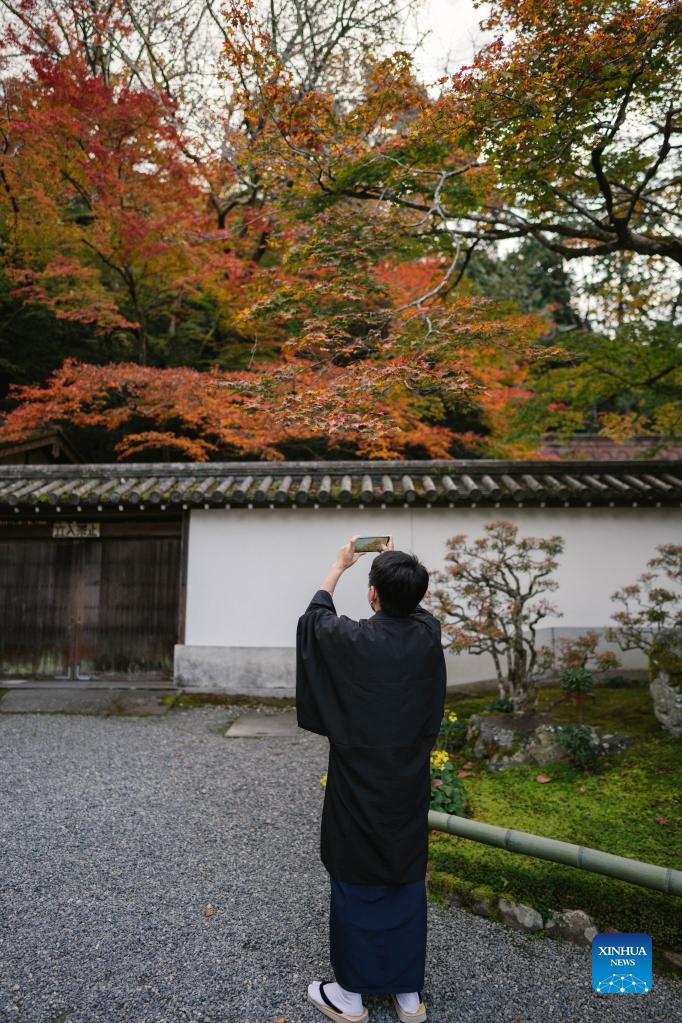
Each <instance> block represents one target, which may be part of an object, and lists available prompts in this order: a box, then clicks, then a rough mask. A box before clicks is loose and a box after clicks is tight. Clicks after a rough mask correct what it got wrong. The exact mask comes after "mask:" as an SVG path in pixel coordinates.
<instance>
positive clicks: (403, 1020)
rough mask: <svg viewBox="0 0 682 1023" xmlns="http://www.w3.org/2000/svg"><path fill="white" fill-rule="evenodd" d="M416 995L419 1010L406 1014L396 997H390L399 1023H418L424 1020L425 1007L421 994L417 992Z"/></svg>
mask: <svg viewBox="0 0 682 1023" xmlns="http://www.w3.org/2000/svg"><path fill="white" fill-rule="evenodd" d="M417 994H418V995H419V1008H418V1009H415V1011H414V1012H408V1011H407V1009H403V1007H402V1005H401V1004H400V1002H399V1001H398V999H397V998H396V996H395V995H391V999H392V1001H393V1008H394V1009H395V1011H396V1013H397V1016H398V1019H399V1020H400V1023H420V1021H421V1020H424V1019H426V1006H425V1005H424V1002H423V1000H422V993H421V991H417Z"/></svg>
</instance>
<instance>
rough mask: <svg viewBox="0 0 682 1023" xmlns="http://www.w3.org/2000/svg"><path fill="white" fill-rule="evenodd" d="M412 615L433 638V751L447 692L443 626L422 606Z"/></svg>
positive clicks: (430, 735)
mask: <svg viewBox="0 0 682 1023" xmlns="http://www.w3.org/2000/svg"><path fill="white" fill-rule="evenodd" d="M410 615H411V616H412V617H414V618H416V619H417V620H418V621H420V622H422V623H423V624H424V625H425V626H427V628H428V629H429V632H430V633H431V637H432V647H431V664H432V671H433V675H434V682H435V685H434V689H433V697H432V703H431V708H430V712H429V718H428V732H427V736H428V739H429V741H430V742H431V748H432V749H433V746H434V744H435V742H436V739H437V738H438V733H439V732H440V729H441V725H442V721H443V714H444V712H445V696H446V690H447V667H446V664H445V651H444V650H443V643H442V640H441V624H440V621H439V619H438V618H436V616H435V615H434V614H431V612H430V611H427V609H426V608H425V607H423V606H422V605H421V604H419V605H418V606H417V607H416V608H415V609H414V611H411V612H410Z"/></svg>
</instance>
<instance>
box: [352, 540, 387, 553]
mask: <svg viewBox="0 0 682 1023" xmlns="http://www.w3.org/2000/svg"><path fill="white" fill-rule="evenodd" d="M387 543H388V537H387V536H359V537H358V538H357V540H356V541H355V550H356V551H358V552H359V553H360V554H362V553H364V552H365V551H380V550H381V548H382V546H383V545H384V544H387Z"/></svg>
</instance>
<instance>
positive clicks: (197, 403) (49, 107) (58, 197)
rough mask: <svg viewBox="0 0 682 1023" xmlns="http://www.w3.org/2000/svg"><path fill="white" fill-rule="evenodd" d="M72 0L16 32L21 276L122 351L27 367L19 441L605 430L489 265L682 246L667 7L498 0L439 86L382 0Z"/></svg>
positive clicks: (9, 208)
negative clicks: (99, 434)
mask: <svg viewBox="0 0 682 1023" xmlns="http://www.w3.org/2000/svg"><path fill="white" fill-rule="evenodd" d="M54 5H55V9H58V10H59V14H60V17H59V18H58V19H57V21H56V27H51V26H49V25H48V24H47V22H46V21H45V18H44V17H43V15H42V14H41V8H40V5H39V4H38V3H36V2H34V0H29V2H27V3H26V4H25V9H24V10H23V13H22V15H21V17H18V18H15V22H14V23H13V24H12V25H11V27H10V30H9V31H8V33H6V36H5V41H4V42H5V50H7V49H8V48H11V47H14V48H15V49H18V50H19V51H20V52H21V53H22V54H23V56H24V58H25V62H26V67H25V68H24V69H23V70H22V71H21V72H19V71H17V72H16V73H13V74H6V76H5V80H4V96H5V102H4V105H3V110H2V114H1V117H2V126H3V143H4V145H3V151H2V154H1V163H0V171H1V174H2V177H0V184H1V185H2V188H0V218H1V225H2V226H1V237H2V243H3V259H2V272H3V274H4V277H5V278H6V279H7V280H8V281H10V283H11V288H12V291H11V295H12V296H13V298H14V299H15V300H18V301H21V302H23V303H24V304H25V305H30V304H33V305H34V306H36V307H40V308H41V309H43V310H49V311H51V312H52V313H53V314H54V317H55V318H56V319H59V321H60V322H64V321H72V322H73V323H78V324H86V325H88V326H89V327H90V328H91V330H92V336H93V338H95V339H96V338H99V339H101V340H102V343H101V345H99V346H98V347H97V348H96V349H93V350H94V351H96V356H97V357H96V358H94V359H93V360H92V362H87V361H83V360H82V359H77V358H74V357H72V356H70V355H68V353H66V354H67V357H66V358H65V359H64V360H63V362H62V364H61V365H60V366H57V367H55V368H54V371H53V372H52V374H51V375H50V376H49V377H47V379H42V380H39V381H35V380H34V381H30V382H28V383H22V384H19V383H17V382H15V384H14V385H13V386H12V387H11V388H10V393H9V400H8V402H7V405H8V408H7V411H6V414H5V416H4V421H3V423H2V424H1V425H0V435H2V436H4V437H7V438H11V437H17V436H20V435H25V433H26V432H27V431H30V430H31V429H34V428H35V427H36V425H37V424H40V423H44V422H45V421H50V422H55V423H62V424H67V425H70V426H71V427H72V428H74V429H83V430H85V431H86V432H87V431H88V430H100V431H106V432H107V433H108V435H109V436H110V438H111V443H112V445H113V453H114V454H115V455H116V457H123V458H126V457H131V456H135V455H139V454H141V453H143V452H146V453H149V454H153V453H154V452H156V451H159V450H161V451H163V452H166V453H168V452H170V451H175V452H178V453H179V454H180V455H181V456H183V457H188V458H195V459H210V458H218V457H224V456H226V455H228V456H229V455H239V454H242V455H246V456H247V457H253V458H263V457H266V458H281V457H287V456H292V455H295V456H297V457H315V456H320V455H324V454H330V453H331V454H344V455H348V456H352V455H363V456H370V457H403V456H406V455H410V456H414V457H423V456H426V457H448V456H449V455H452V454H454V453H467V454H475V455H488V456H491V455H492V456H502V457H517V456H522V455H526V456H528V455H532V454H533V453H535V452H536V449H537V445H538V442H539V440H540V437H541V436H542V434H543V432H544V430H545V429H546V428H547V426H548V424H549V425H551V422H552V419H551V417H552V416H555V417H557V421H558V420H559V419H560V420H561V423H562V424H563V425H565V424H566V423H568V422H573V423H576V424H580V423H581V422H584V419H585V412H584V409H586V408H587V407H588V405H589V397H588V395H590V394H592V396H593V382H594V379H595V378H594V376H593V375H591V355H592V353H590V356H589V357H588V358H586V359H584V360H583V359H582V358H581V355H580V353H579V352H578V351H577V349H576V347H575V346H573V348H571V346H570V345H568V346H567V347H564V346H559V345H558V344H557V341H558V340H559V339H560V338H558V333H559V332H558V331H557V329H556V323H555V322H554V320H553V317H552V306H551V304H549V305H547V304H546V305H542V303H541V304H540V305H537V306H533V308H532V309H529V308H523V307H522V305H519V304H518V303H517V302H515V301H514V300H513V299H512V298H508V297H506V296H500V295H493V294H491V293H490V292H488V293H483V292H484V290H485V289H482V288H481V286H480V283H479V285H477V278H476V272H472V271H475V270H477V272H478V273H479V282H480V272H481V267H482V266H483V265H484V264H483V257H484V256H489V254H490V253H492V252H493V251H494V245H495V244H496V243H497V242H498V241H500V240H505V239H515V238H528V239H532V240H533V242H534V243H535V244H537V245H539V246H541V247H542V248H544V249H545V251H548V252H549V251H551V252H553V253H555V254H556V255H561V256H562V257H563V258H567V259H572V258H573V257H574V256H575V255H591V256H595V257H599V258H602V257H604V255H607V256H608V255H609V254H610V253H613V252H616V251H623V252H625V251H627V252H630V253H635V254H639V253H647V254H649V256H650V257H651V258H656V259H661V260H667V261H669V262H673V263H674V262H675V261H676V260H677V250H676V249H675V242H674V238H675V219H674V211H673V210H672V206H674V202H675V195H676V189H679V175H678V174H677V171H676V170H675V167H676V160H677V159H678V157H677V154H678V150H677V148H676V145H675V142H674V135H675V133H676V132H677V131H678V122H679V118H678V108H677V106H676V101H675V99H674V80H673V71H674V54H675V52H676V50H675V47H676V46H677V42H676V41H675V38H674V26H675V12H674V11H672V10H671V9H670V8H671V5H669V4H664V3H657V2H655V0H648V2H645V0H641V2H635V0H619V2H614V3H610V4H604V3H599V2H597V0H578V2H576V3H572V4H568V3H562V4H559V5H557V7H558V11H556V12H554V11H553V9H552V10H550V9H549V7H548V6H547V5H540V4H537V3H533V2H530V0H528V2H521V3H519V2H517V0H514V2H512V0H498V2H495V3H493V4H492V5H490V8H491V10H490V16H489V21H488V27H489V28H493V29H495V30H499V33H500V34H499V36H498V37H497V38H496V39H494V40H493V41H492V42H491V43H490V44H489V45H486V46H485V47H483V49H482V50H481V51H480V53H479V54H478V56H477V57H476V58H475V61H474V63H473V64H472V65H471V66H469V67H465V68H462V69H460V71H459V72H457V73H456V74H455V75H452V76H447V77H446V78H444V79H443V81H442V82H441V83H440V91H439V92H437V93H435V92H434V90H433V89H428V88H427V87H426V85H425V84H424V83H422V82H420V81H419V79H418V77H417V75H416V74H415V71H414V68H413V65H412V61H411V58H410V56H409V54H408V53H407V52H406V51H405V50H403V49H400V48H395V43H396V41H397V38H398V37H397V33H396V32H395V31H394V29H395V28H396V25H397V22H396V20H395V17H394V15H395V11H394V10H393V5H391V4H390V3H387V2H386V0H347V2H346V3H341V2H339V3H331V4H329V5H326V6H324V9H323V8H322V7H321V6H320V5H313V7H311V6H310V5H307V4H303V3H302V2H301V0H280V2H279V3H274V4H272V5H270V7H269V10H266V9H265V8H264V10H263V12H261V11H260V10H259V9H258V8H257V7H256V6H255V4H254V3H252V2H251V0H231V2H230V3H228V4H227V5H226V6H225V8H224V9H223V10H221V11H218V10H217V8H216V6H215V4H214V3H213V0H203V2H202V3H198V4H197V6H196V10H195V9H194V8H192V10H191V12H190V9H189V8H187V9H185V8H184V7H182V8H181V7H179V8H178V9H177V10H176V9H175V8H169V10H168V12H167V20H168V22H169V24H173V25H175V26H176V31H175V35H174V34H173V31H172V29H171V28H169V24H166V23H164V18H163V17H162V16H161V11H160V8H159V7H158V5H157V4H155V3H154V2H153V0H137V4H135V3H133V2H132V0H126V2H121V3H120V4H116V5H115V7H113V8H112V9H111V11H110V12H109V14H106V13H104V12H102V13H101V14H99V15H98V16H97V17H96V18H95V17H94V15H93V13H92V10H91V9H90V8H89V6H88V5H87V4H85V3H83V2H82V0H54ZM193 19H194V20H193ZM209 24H210V25H213V26H215V27H216V29H217V33H218V38H219V39H220V43H221V54H220V62H219V64H220V66H219V72H218V77H217V79H216V81H215V82H214V83H213V84H214V85H216V86H217V89H212V90H210V96H209V95H207V96H206V102H205V109H203V110H202V104H201V99H200V94H199V92H198V91H197V82H199V81H200V77H197V76H198V75H199V76H200V74H201V71H200V68H201V65H202V50H201V48H200V47H199V48H197V40H199V38H204V36H203V33H204V30H205V29H206V26H207V25H209ZM574 38H575V39H579V41H580V45H573V40H574ZM136 39H138V40H139V42H140V47H139V55H138V56H137V57H136V56H135V50H134V46H133V43H134V41H135V40H136ZM390 43H393V44H394V49H393V52H391V50H390V46H389V45H388V44H390ZM600 61H601V63H600ZM5 67H6V70H7V62H6V65H5ZM217 97H218V98H217ZM637 132H639V135H637ZM642 132H645V133H647V132H648V135H647V138H646V144H643V142H642ZM636 135H637V138H635V136H636ZM633 138H634V139H635V141H634V142H633ZM637 139H639V141H637ZM188 339H190V340H191V344H192V346H193V347H191V348H189V347H187V345H188ZM189 352H191V353H192V354H191V355H188V354H187V353H189ZM112 353H114V354H113V357H112ZM188 363H191V364H188ZM583 363H586V364H588V365H583ZM576 365H578V366H579V367H580V375H579V377H578V378H577V379H578V380H580V381H582V386H583V390H584V395H585V396H584V398H581V399H580V402H582V403H583V404H582V406H581V407H580V408H578V407H577V405H574V404H573V402H572V395H571V393H569V391H568V390H566V389H564V390H562V388H563V387H564V384H563V382H562V381H564V379H565V380H566V381H568V380H569V378H570V372H571V369H572V367H574V366H576ZM624 365H625V366H629V365H630V364H629V363H628V362H627V360H625V361H624ZM642 368H643V369H644V367H642ZM546 370H547V371H548V372H551V373H553V374H554V375H553V376H551V377H550V376H546V373H545V371H546ZM564 370H565V371H566V374H565V377H562V376H561V373H562V372H563V371H564ZM628 371H629V370H628ZM647 372H648V371H647ZM652 372H654V373H655V367H653V369H652ZM673 378H674V373H673V374H672V375H671V376H669V377H668V381H672V380H673ZM545 379H547V380H551V381H552V382H551V386H547V387H545V386H544V383H543V382H544V381H545ZM642 386H643V387H646V386H647V385H646V381H645V380H644V379H643V381H642ZM662 386H663V387H665V386H667V382H666V383H664V384H663V385H662ZM569 390H570V388H569ZM607 390H608V389H607V388H606V389H605V390H604V392H603V393H604V394H605V395H606V397H605V398H604V400H605V402H606V405H607V406H609V402H613V401H615V402H616V404H617V400H618V395H616V396H615V398H614V396H613V395H612V394H611V393H606V392H607ZM580 402H578V405H580ZM662 404H665V402H662ZM593 405H594V402H592V406H590V407H593ZM626 411H627V410H626ZM665 415H667V416H668V420H669V419H670V413H669V412H666V411H665V409H664V410H663V412H661V416H664V417H665ZM571 416H573V417H574V418H573V419H571ZM650 417H651V421H652V422H653V421H655V417H654V413H653V412H651V413H650ZM618 422H619V424H620V426H621V427H622V425H623V419H622V417H621V419H620V420H619V421H618ZM613 428H614V429H616V425H615V424H614V425H613Z"/></svg>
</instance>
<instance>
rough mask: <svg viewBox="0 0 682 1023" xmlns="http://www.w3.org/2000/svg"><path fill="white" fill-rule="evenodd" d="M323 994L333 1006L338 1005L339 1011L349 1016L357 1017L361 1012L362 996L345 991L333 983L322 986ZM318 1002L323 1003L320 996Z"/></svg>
mask: <svg viewBox="0 0 682 1023" xmlns="http://www.w3.org/2000/svg"><path fill="white" fill-rule="evenodd" d="M324 993H325V994H326V995H327V997H328V998H329V999H330V1000H331V1001H332V1002H333V1003H334V1005H338V1007H339V1009H341V1011H342V1012H347V1013H348V1015H349V1016H359V1015H360V1013H361V1012H362V995H361V994H358V993H357V992H356V991H346V989H345V987H341V985H340V984H337V983H336V981H334V983H333V984H325V985H324ZM320 1001H323V999H322V995H320Z"/></svg>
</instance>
